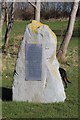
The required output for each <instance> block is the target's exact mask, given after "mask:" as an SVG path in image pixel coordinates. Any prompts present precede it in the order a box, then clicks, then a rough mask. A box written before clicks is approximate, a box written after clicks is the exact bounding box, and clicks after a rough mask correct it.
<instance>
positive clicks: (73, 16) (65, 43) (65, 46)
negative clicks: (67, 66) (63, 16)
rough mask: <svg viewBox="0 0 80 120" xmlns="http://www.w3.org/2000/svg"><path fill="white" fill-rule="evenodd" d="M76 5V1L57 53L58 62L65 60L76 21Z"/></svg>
mask: <svg viewBox="0 0 80 120" xmlns="http://www.w3.org/2000/svg"><path fill="white" fill-rule="evenodd" d="M78 5H79V2H76V1H75V2H74V4H73V7H72V11H71V15H70V17H69V22H68V27H67V32H66V35H65V37H64V39H63V41H62V44H61V46H60V49H59V51H58V53H57V58H58V60H59V61H65V60H66V54H67V49H68V45H69V42H70V39H71V37H72V33H73V29H74V23H75V19H76V14H77V10H78Z"/></svg>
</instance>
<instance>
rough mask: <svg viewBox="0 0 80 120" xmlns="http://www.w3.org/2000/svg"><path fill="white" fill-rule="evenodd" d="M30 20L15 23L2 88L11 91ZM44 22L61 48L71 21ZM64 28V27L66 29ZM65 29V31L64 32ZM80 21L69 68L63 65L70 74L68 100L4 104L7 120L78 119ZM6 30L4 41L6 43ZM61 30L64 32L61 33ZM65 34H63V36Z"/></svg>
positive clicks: (74, 37)
mask: <svg viewBox="0 0 80 120" xmlns="http://www.w3.org/2000/svg"><path fill="white" fill-rule="evenodd" d="M28 23H29V21H15V22H14V25H13V29H12V32H11V36H10V42H9V48H8V55H5V54H3V69H2V87H3V88H6V89H11V87H12V83H13V71H14V67H15V63H16V58H17V53H18V48H19V45H20V42H21V39H22V36H23V33H24V30H25V28H26V25H27V24H28ZM43 23H45V24H47V25H49V26H50V28H51V29H52V30H53V31H54V32H55V33H56V35H57V38H58V47H59V46H60V44H61V41H62V39H63V36H62V35H63V34H64V33H65V31H66V28H67V23H68V22H67V21H53V22H48V21H47V22H45V21H43ZM63 26H64V27H63ZM62 28H63V29H62ZM78 29H79V27H78V21H76V23H75V28H74V34H73V37H72V39H71V41H70V44H69V47H68V52H67V57H68V63H69V64H70V65H69V66H68V65H66V64H60V66H62V67H63V68H64V69H66V71H67V76H68V79H69V80H70V81H71V82H72V84H68V88H67V89H66V90H65V92H66V95H67V100H66V101H65V102H64V103H51V104H33V103H28V102H13V101H5V100H4V101H3V102H2V107H3V108H2V112H3V118H6V120H9V118H78V106H79V103H78V35H79V34H78ZM4 31H5V25H4V27H3V42H4ZM60 31H61V32H60ZM61 34H62V35H61Z"/></svg>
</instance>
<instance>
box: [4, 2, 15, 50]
mask: <svg viewBox="0 0 80 120" xmlns="http://www.w3.org/2000/svg"><path fill="white" fill-rule="evenodd" d="M9 8H10V17H9V20H8V25H7V28H6V33H5V39H4V40H5V41H4V46H3V50H4V49H5V50H6V48H7V47H8V43H9V38H10V32H11V29H12V26H13V22H14V2H10V6H9Z"/></svg>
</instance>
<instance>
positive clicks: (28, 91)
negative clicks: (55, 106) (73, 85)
mask: <svg viewBox="0 0 80 120" xmlns="http://www.w3.org/2000/svg"><path fill="white" fill-rule="evenodd" d="M26 44H27V45H28V44H29V45H30V44H41V45H42V63H41V64H42V77H41V81H37V80H34V81H33V80H27V81H26V80H25V76H26V75H25V73H26V72H25V70H26V68H25V66H26V59H27V58H25V56H26V55H25V54H26V50H25V49H26V47H25V46H26ZM56 45H57V38H56V35H55V34H54V33H53V32H52V31H51V29H50V28H49V27H48V26H47V25H44V24H41V23H39V22H37V21H32V23H31V24H29V25H27V27H26V30H25V34H24V38H23V40H22V43H21V46H20V50H19V54H18V58H17V62H16V68H15V70H16V74H15V75H14V82H13V88H12V89H13V100H14V101H28V102H37V103H51V102H63V101H64V100H65V98H66V95H65V92H64V86H63V83H62V80H61V76H60V73H59V70H58V69H59V63H58V61H57V58H56Z"/></svg>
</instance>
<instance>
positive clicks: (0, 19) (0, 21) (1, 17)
mask: <svg viewBox="0 0 80 120" xmlns="http://www.w3.org/2000/svg"><path fill="white" fill-rule="evenodd" d="M0 7H1V13H0V31H1V30H2V26H3V23H4V20H5V0H3V1H2V2H1V3H0Z"/></svg>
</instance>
